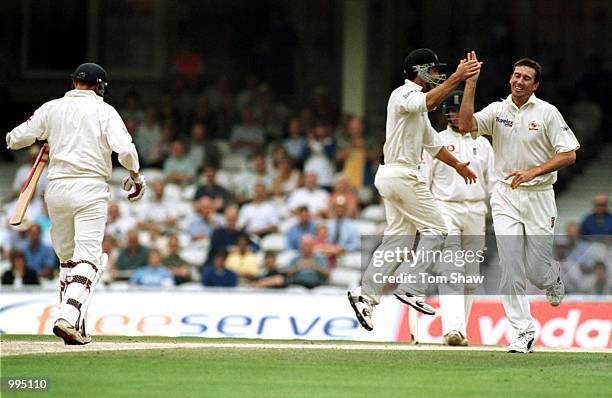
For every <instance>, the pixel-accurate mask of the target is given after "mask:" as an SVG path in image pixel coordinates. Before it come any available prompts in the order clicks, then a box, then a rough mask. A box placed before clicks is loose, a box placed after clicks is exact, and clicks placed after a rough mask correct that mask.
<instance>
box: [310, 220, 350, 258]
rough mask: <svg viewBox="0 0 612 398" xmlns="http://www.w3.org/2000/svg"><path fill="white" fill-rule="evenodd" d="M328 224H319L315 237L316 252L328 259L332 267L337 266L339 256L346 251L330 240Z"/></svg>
mask: <svg viewBox="0 0 612 398" xmlns="http://www.w3.org/2000/svg"><path fill="white" fill-rule="evenodd" d="M328 232H329V231H328V228H327V224H325V223H319V224H317V228H316V233H315V237H314V241H315V243H314V252H315V253H316V254H318V255H321V256H323V257H325V258H326V259H327V263H328V264H329V267H330V268H334V267H335V266H336V262H337V260H338V256H340V255H342V254H343V253H344V249H343V248H342V247H341V246H339V245H337V244H336V243H333V242H330V239H329V233H328Z"/></svg>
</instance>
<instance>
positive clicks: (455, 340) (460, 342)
mask: <svg viewBox="0 0 612 398" xmlns="http://www.w3.org/2000/svg"><path fill="white" fill-rule="evenodd" d="M444 345H451V346H461V347H467V345H468V341H467V339H466V338H465V337H464V336H463V334H462V333H461V332H459V331H457V330H452V331H450V332H448V333H446V334H445V335H444Z"/></svg>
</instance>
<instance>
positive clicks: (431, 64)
mask: <svg viewBox="0 0 612 398" xmlns="http://www.w3.org/2000/svg"><path fill="white" fill-rule="evenodd" d="M445 65H446V64H445V63H442V62H440V60H439V59H438V56H437V55H436V53H434V52H433V51H432V50H431V49H429V48H418V49H416V50H413V51H412V52H410V54H408V56H406V58H404V76H406V78H407V79H409V80H412V79H414V78H415V77H416V76H419V77H420V78H421V80H423V81H424V82H425V83H429V84H431V85H433V86H434V87H435V86H438V85H440V84H441V83H442V82H443V81H444V80H446V75H445V74H439V75H438V76H435V77H434V76H432V75H430V74H429V72H428V71H429V69H431V68H439V67H440V66H445Z"/></svg>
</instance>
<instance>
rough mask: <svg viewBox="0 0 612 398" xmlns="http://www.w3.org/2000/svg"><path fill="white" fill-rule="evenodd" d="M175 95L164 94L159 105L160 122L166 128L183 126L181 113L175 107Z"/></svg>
mask: <svg viewBox="0 0 612 398" xmlns="http://www.w3.org/2000/svg"><path fill="white" fill-rule="evenodd" d="M173 98H174V95H173V94H163V95H162V96H161V99H160V104H159V120H160V123H161V124H162V125H165V126H181V113H180V112H179V111H178V109H177V108H176V107H175V106H174V100H173Z"/></svg>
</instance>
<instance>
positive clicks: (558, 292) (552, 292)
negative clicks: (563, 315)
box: [546, 277, 565, 307]
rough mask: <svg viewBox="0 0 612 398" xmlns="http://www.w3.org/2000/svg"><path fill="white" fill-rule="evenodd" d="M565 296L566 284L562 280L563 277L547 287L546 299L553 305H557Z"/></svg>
mask: <svg viewBox="0 0 612 398" xmlns="http://www.w3.org/2000/svg"><path fill="white" fill-rule="evenodd" d="M564 297H565V285H564V284H563V281H562V280H561V277H559V279H557V282H555V284H554V285H552V286H551V287H549V288H548V289H546V300H547V301H548V303H549V304H550V305H552V306H553V307H557V306H558V305H559V304H561V302H562V301H563V298H564Z"/></svg>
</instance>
